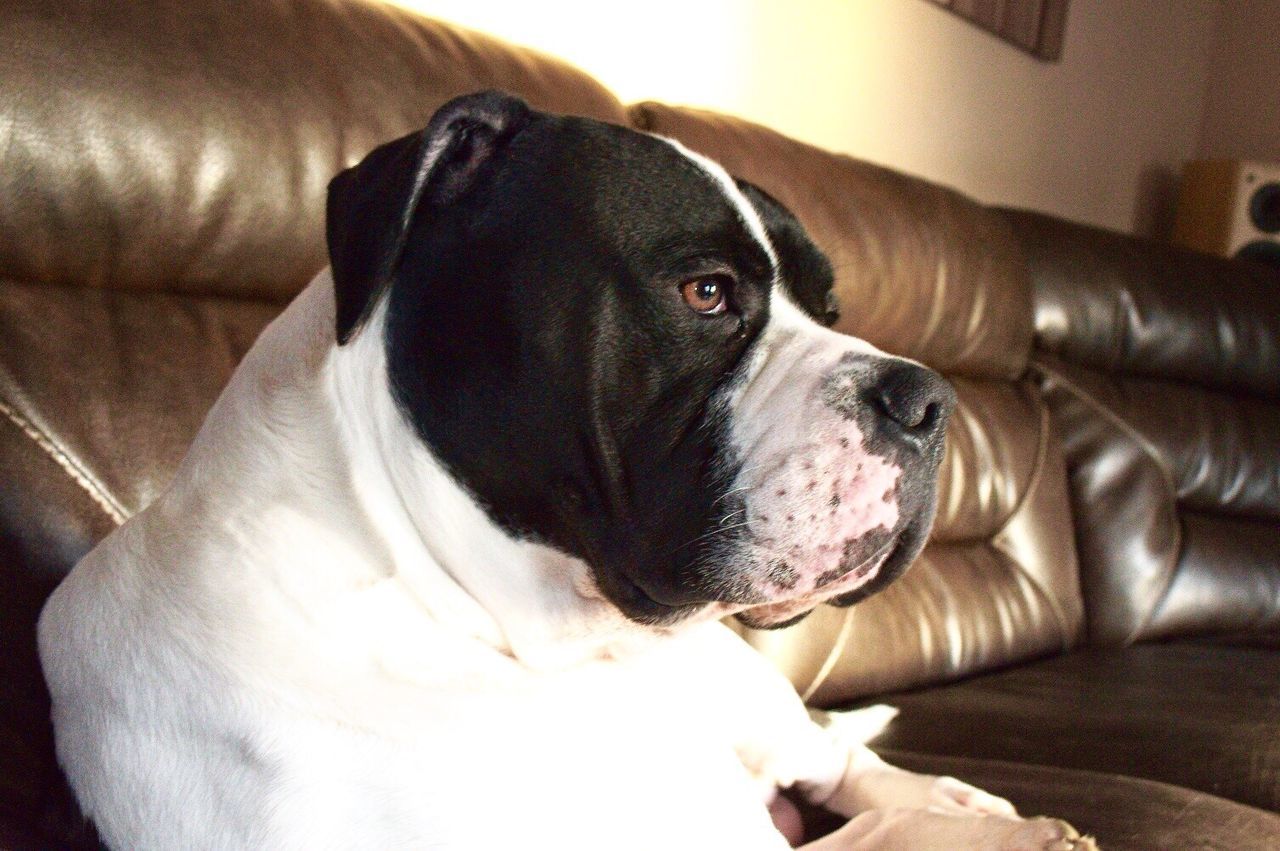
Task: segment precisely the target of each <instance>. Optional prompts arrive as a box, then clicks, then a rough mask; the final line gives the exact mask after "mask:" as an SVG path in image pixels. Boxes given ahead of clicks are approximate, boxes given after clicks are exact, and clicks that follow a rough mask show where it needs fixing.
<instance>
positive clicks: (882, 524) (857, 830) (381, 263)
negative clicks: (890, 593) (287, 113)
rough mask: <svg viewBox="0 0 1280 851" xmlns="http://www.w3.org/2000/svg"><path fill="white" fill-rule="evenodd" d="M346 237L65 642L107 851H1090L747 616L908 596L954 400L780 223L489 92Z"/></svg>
mask: <svg viewBox="0 0 1280 851" xmlns="http://www.w3.org/2000/svg"><path fill="white" fill-rule="evenodd" d="M327 239H328V246H329V255H330V261H331V267H330V268H329V269H327V270H325V271H324V272H322V273H321V274H320V275H319V276H318V277H317V278H316V279H315V280H314V281H313V282H312V284H311V285H310V286H309V287H308V288H307V289H306V290H304V291H303V292H302V294H300V295H299V296H298V298H297V299H295V301H294V302H293V303H292V304H291V305H290V306H289V307H288V308H287V309H286V310H285V312H284V313H283V314H282V315H281V316H280V317H279V318H278V319H277V320H276V321H275V322H273V323H272V324H271V326H269V327H268V329H267V330H266V331H265V332H264V333H263V335H262V337H261V338H260V339H259V341H258V342H257V343H256V344H255V346H254V347H253V349H252V350H251V351H250V352H249V354H248V355H247V356H246V357H245V359H244V361H243V363H242V364H241V365H240V367H239V368H238V369H237V371H236V373H235V375H234V377H233V378H232V380H231V382H230V384H229V385H228V387H227V389H226V390H225V392H224V393H223V395H222V396H221V398H220V399H219V400H218V402H217V403H216V404H215V406H214V408H213V410H212V411H211V412H210V414H209V417H208V419H207V420H206V422H205V425H204V426H203V428H202V429H201V431H200V433H199V435H198V437H197V438H196V441H195V443H194V444H193V446H192V448H191V450H190V452H189V454H188V456H187V458H186V459H185V460H184V462H183V464H182V466H181V468H180V470H179V471H178V473H177V475H176V477H175V479H174V482H173V484H172V485H171V486H170V488H169V489H168V490H167V491H166V492H165V493H164V494H162V495H161V496H160V497H159V498H157V499H156V501H155V502H154V503H153V504H152V505H151V506H149V507H148V508H147V509H146V510H144V511H143V512H141V513H140V514H138V515H137V516H135V517H134V518H132V519H131V520H130V521H129V522H128V523H126V524H125V525H124V526H123V527H121V528H120V529H119V530H118V531H116V532H115V533H114V534H112V535H111V536H110V537H108V538H107V539H106V540H104V541H103V542H102V543H101V544H100V545H99V546H98V547H97V548H96V549H94V550H93V551H92V552H91V553H90V554H89V555H88V556H86V557H85V559H84V560H83V561H82V562H81V563H80V564H79V565H77V567H76V568H75V570H74V571H73V572H72V573H71V575H70V576H69V577H68V578H67V580H66V581H65V582H64V583H63V585H62V586H60V587H59V589H58V590H57V591H56V592H55V593H54V595H53V597H51V598H50V602H49V603H48V605H47V607H46V610H45V612H44V615H43V617H42V619H41V624H40V649H41V658H42V662H43V665H44V669H45V673H46V677H47V679H48V682H49V685H50V690H51V693H52V695H53V701H54V704H53V705H54V710H53V711H54V722H55V729H56V733H57V747H58V754H59V758H60V760H61V762H62V765H63V766H64V768H65V769H66V772H67V775H68V777H69V779H70V781H71V784H72V787H73V788H74V790H75V792H76V795H77V797H78V799H79V801H80V803H81V805H82V807H83V808H84V811H85V813H86V814H87V815H88V816H89V817H90V818H91V819H92V820H93V821H94V823H95V824H96V826H97V827H98V830H99V832H100V834H101V835H102V837H103V838H104V840H105V841H106V842H107V843H108V844H109V845H110V846H112V847H113V848H119V849H126V848H128V849H134V848H139V849H145V848H176V849H187V848H254V849H258V848H389V847H414V848H416V847H423V848H427V847H430V848H481V849H488V848H508V847H515V846H516V845H526V844H529V843H534V844H540V845H543V846H548V847H563V848H591V849H598V848H644V849H653V848H685V847H688V848H716V849H719V848H761V849H777V848H786V847H787V846H788V842H787V838H785V837H784V836H783V834H782V833H781V832H779V830H778V829H777V828H775V826H774V823H773V820H772V819H771V818H770V804H771V803H772V802H773V801H774V800H775V798H776V796H777V794H778V791H779V789H782V788H794V790H795V791H796V792H797V793H799V794H803V795H807V796H808V797H809V798H810V799H812V800H814V801H815V802H817V803H822V804H825V805H827V806H828V807H830V808H832V809H833V810H835V811H837V812H839V813H842V814H844V815H846V816H848V817H850V818H851V821H850V822H849V823H848V824H847V825H846V826H845V827H844V828H842V829H841V830H839V831H837V832H836V833H835V834H832V835H831V836H829V837H826V838H825V839H822V840H819V842H818V844H815V846H814V847H829V848H862V847H879V848H902V847H909V848H917V849H921V848H922V849H928V848H935V847H937V848H948V849H951V848H963V847H968V846H972V847H982V848H1005V847H1008V848H1014V847H1016V848H1067V847H1085V846H1084V845H1083V844H1080V845H1078V846H1075V845H1073V843H1076V842H1077V840H1076V839H1075V834H1074V832H1073V831H1071V829H1070V827H1069V826H1067V825H1065V824H1063V823H1061V822H1057V821H1052V820H1047V819H1032V820H1023V819H1020V818H1018V817H1017V816H1016V815H1015V813H1014V812H1013V808H1012V807H1011V806H1010V805H1009V804H1008V803H1007V802H1006V801H1003V800H1002V799H1000V798H996V797H994V796H991V795H987V794H985V793H982V792H980V791H978V790H976V789H974V788H973V787H970V786H967V785H965V784H963V783H960V782H958V781H955V780H950V779H947V778H933V777H925V776H921V775H915V774H909V773H907V772H903V771H900V770H898V769H895V768H892V767H890V766H888V765H886V764H885V763H883V762H882V761H880V760H879V759H878V758H877V757H876V756H875V755H874V754H872V753H871V751H869V750H867V748H866V747H865V746H864V745H863V744H862V743H861V742H859V741H850V740H849V739H848V737H845V736H842V735H840V734H838V733H834V732H831V731H829V730H827V729H824V728H820V727H819V726H817V725H815V724H814V723H813V722H812V721H810V720H809V718H808V716H807V714H806V712H805V711H804V708H803V707H802V706H801V704H800V701H799V699H798V698H797V697H796V695H795V693H794V692H793V691H792V690H791V688H790V686H789V685H788V684H787V683H786V682H785V681H784V680H783V679H782V678H781V677H780V675H778V674H777V673H776V672H775V671H773V670H772V669H771V668H770V667H769V666H768V665H767V664H766V663H765V662H764V661H763V660H762V659H761V658H759V657H758V656H756V655H755V654H754V652H753V651H752V650H750V649H749V648H748V647H747V645H745V644H744V643H743V642H741V641H740V640H739V639H737V638H736V637H735V636H734V635H733V634H732V633H731V632H730V631H729V630H728V628H727V627H726V626H725V625H724V624H723V623H721V620H722V619H724V618H727V617H729V616H736V617H737V618H739V619H741V620H742V621H744V622H746V623H748V624H750V625H752V626H757V627H777V626H782V625H785V624H788V623H791V622H794V621H795V620H797V619H799V618H801V617H803V616H804V615H805V614H806V613H808V612H809V611H810V610H812V609H813V608H814V607H815V606H817V605H819V604H822V603H828V602H829V603H834V604H837V605H848V604H851V603H853V602H855V601H857V600H859V599H862V598H863V597H865V596H867V595H868V594H871V593H873V592H874V591H875V590H877V589H879V588H881V587H883V586H884V585H885V584H886V583H888V582H890V581H891V580H892V579H893V578H895V577H896V576H898V575H899V574H901V572H902V571H903V570H905V569H906V567H907V566H908V565H909V564H910V562H911V561H912V559H913V558H914V557H915V556H916V554H917V553H918V552H919V551H920V548H921V547H922V546H923V543H924V540H925V538H926V536H927V534H928V531H929V527H930V524H931V522H932V519H933V513H934V499H935V494H934V489H935V478H936V475H937V469H938V464H939V461H940V458H941V455H942V447H943V432H944V429H945V425H946V422H947V418H948V416H949V414H950V411H951V408H952V406H953V404H954V394H953V393H952V391H951V389H950V388H949V386H948V385H947V384H946V383H945V382H944V381H943V380H942V379H941V378H940V377H938V376H937V375H936V374H935V373H933V372H931V371H929V370H928V369H926V368H924V367H922V366H920V365H918V364H915V363H913V362H910V361H906V360H903V359H901V358H896V357H892V356H889V355H886V354H884V353H883V352H880V351H878V350H876V349H875V348H873V347H872V346H870V345H868V344H867V343H865V342H863V341H860V340H858V339H855V338H852V337H849V336H846V335H843V334H839V333H836V332H834V331H832V330H830V329H829V327H827V326H828V325H829V324H830V323H831V322H832V321H833V320H834V318H835V313H834V309H835V305H834V302H833V299H832V295H831V288H832V273H831V269H830V266H829V264H828V263H827V261H826V260H825V258H824V257H823V256H822V254H821V253H820V252H819V251H818V250H817V249H816V248H815V247H814V246H813V244H812V243H811V242H810V241H809V239H808V238H807V237H806V236H805V233H804V231H803V229H802V228H801V226H800V225H799V223H798V222H797V221H796V220H795V218H794V217H793V216H792V215H791V214H790V213H789V212H788V211H786V210H785V209H784V208H783V207H781V206H780V205H779V204H778V203H777V202H776V201H774V200H773V199H771V198H770V197H769V196H768V195H766V194H765V193H764V192H762V191H761V190H759V189H758V188H756V187H753V186H751V185H749V184H746V183H743V182H740V181H735V180H734V179H733V178H731V177H730V176H729V175H727V174H726V173H725V172H724V170H723V169H721V168H720V167H719V166H717V165H715V164H714V163H712V162H710V161H708V160H706V159H704V158H703V157H701V156H699V155H697V154H695V153H693V152H691V151H689V150H687V149H685V148H684V147H682V146H681V145H679V144H678V143H676V142H673V141H671V140H667V139H662V138H658V137H654V136H650V135H646V134H642V133H638V132H635V131H631V130H628V129H624V128H621V127H615V126H611V125H606V124H601V123H598V122H594V121H589V120H586V119H579V118H567V117H562V116H555V115H549V114H545V113H541V112H537V111H535V110H532V109H530V108H529V107H528V106H526V105H525V104H524V103H522V102H521V101H519V100H516V99H514V98H511V97H508V96H505V95H501V94H497V93H485V94H479V95H472V96H468V97H464V98H460V99H458V100H455V101H453V102H451V103H449V104H447V105H445V106H444V107H443V108H442V109H441V110H440V111H439V112H438V113H437V114H436V115H435V117H434V118H432V120H431V123H430V124H429V126H428V127H427V128H426V129H424V130H423V131H421V132H419V133H415V134H413V135H410V136H407V137H405V138H403V139H399V140H397V141H394V142H391V143H389V144H387V145H384V146H383V147H381V148H378V149H376V150H375V151H373V152H372V153H371V154H369V155H368V156H367V157H366V158H365V159H364V160H363V161H362V162H360V163H359V164H358V165H356V166H355V167H353V168H351V169H348V170H347V171H344V172H342V173H341V174H339V175H338V176H337V177H336V178H335V179H334V180H333V182H332V183H331V184H330V187H329V195H328V206H327ZM841 309H843V310H846V311H857V309H858V305H857V304H856V303H851V304H844V305H842V306H841ZM849 652H856V648H853V649H851V650H850V651H849ZM1055 843H1057V844H1055Z"/></svg>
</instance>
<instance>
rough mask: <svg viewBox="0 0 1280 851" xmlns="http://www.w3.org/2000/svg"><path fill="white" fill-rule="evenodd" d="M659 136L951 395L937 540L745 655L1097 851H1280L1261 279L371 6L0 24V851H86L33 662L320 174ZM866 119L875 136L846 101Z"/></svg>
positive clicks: (245, 315)
mask: <svg viewBox="0 0 1280 851" xmlns="http://www.w3.org/2000/svg"><path fill="white" fill-rule="evenodd" d="M483 88H501V89H506V90H509V91H512V92H515V93H517V94H520V95H522V96H523V97H525V98H527V99H528V100H530V101H531V102H532V103H533V104H535V105H536V106H539V107H542V108H546V109H552V110H558V111H564V112H572V113H578V114H584V115H591V116H595V117H598V118H601V119H604V120H607V121H613V122H617V123H621V124H631V125H634V126H636V127H639V128H642V129H646V130H651V131H654V132H658V133H662V134H667V135H671V136H674V137H677V138H679V139H681V140H683V141H684V142H686V143H687V144H689V145H690V146H692V147H694V148H696V149H698V150H700V151H703V152H705V153H707V154H709V155H711V156H713V157H715V158H717V159H719V160H720V161H721V162H723V163H724V164H725V165H726V166H727V167H728V168H729V170H730V171H732V172H734V173H736V174H738V175H741V176H743V177H745V178H748V179H750V180H753V181H755V182H757V183H759V184H760V185H762V186H764V187H765V188H766V189H768V190H769V191H770V192H772V193H773V194H775V195H776V196H777V197H779V198H780V199H781V200H783V201H784V202H785V203H786V204H788V205H789V206H790V207H791V208H792V209H793V210H794V211H795V212H796V213H797V215H799V217H800V218H801V219H802V220H803V221H804V222H805V224H806V225H807V226H808V228H809V229H810V231H811V233H812V234H813V236H814V237H815V239H816V240H817V241H818V242H819V243H820V244H821V245H822V247H823V248H824V249H825V250H826V251H827V252H828V253H829V254H830V256H831V258H832V260H833V262H834V264H835V267H836V269H837V276H838V290H839V297H840V301H841V304H842V318H841V320H840V324H839V325H838V327H839V328H840V329H841V330H844V331H847V332H849V333H853V334H857V335H859V336H863V337H866V338H869V339H870V340H872V341H873V342H875V343H876V344H878V345H880V346H882V347H884V348H886V349H888V350H890V351H893V352H897V353H900V354H904V355H909V356H911V357H915V358H918V359H920V360H923V361H925V362H927V363H929V364H930V365H932V366H934V367H936V368H938V369H940V370H942V371H943V372H944V373H946V374H947V375H948V376H949V377H950V378H951V379H952V381H953V382H954V383H955V385H956V386H957V388H958V390H959V395H960V399H961V405H960V407H959V410H958V413H957V415H956V416H955V418H954V421H953V423H952V425H951V428H950V431H949V433H948V439H949V440H948V453H947V460H946V463H945V465H944V470H943V473H942V476H941V499H940V505H941V508H940V511H939V517H938V522H937V526H936V529H935V531H934V534H933V539H932V542H931V544H930V546H929V547H928V549H927V550H926V551H925V554H924V555H923V557H922V558H921V560H920V562H919V563H918V564H917V565H916V567H915V568H913V570H912V571H911V572H910V573H908V574H907V576H906V577H905V578H904V579H903V580H902V581H900V582H899V583H897V584H895V585H894V586H892V587H890V588H889V589H888V590H887V591H885V592H884V593H882V594H880V595H879V596H877V597H875V598H872V599H871V600H869V601H867V602H866V603H863V604H860V605H858V606H856V607H854V608H852V609H848V610H837V609H823V610H821V611H819V612H817V613H815V614H814V615H813V616H812V617H810V618H809V619H808V620H807V621H805V622H803V623H802V624H800V625H799V626H798V627H795V628H793V629H790V630H786V631H782V632H775V633H752V634H748V635H746V638H747V639H748V640H749V641H751V642H752V643H753V644H755V645H756V646H758V647H759V648H760V649H761V650H762V651H763V652H765V653H766V654H768V655H769V656H770V657H771V658H773V659H775V660H776V661H777V664H778V665H779V666H780V667H781V668H782V669H783V670H785V671H786V672H787V673H788V675H789V676H790V677H791V678H792V680H793V681H794V682H795V683H796V686H797V688H798V689H799V690H800V691H801V693H802V694H804V695H805V696H806V697H807V698H808V699H810V700H811V701H812V702H814V703H815V704H819V705H824V706H833V705H848V704H855V703H860V702H868V701H881V700H887V701H889V702H892V703H894V704H896V705H898V706H899V707H901V708H902V715H901V716H900V718H899V719H898V720H897V721H895V722H894V724H893V725H892V726H891V727H890V729H889V730H888V731H887V732H886V733H885V734H884V735H883V736H882V737H881V738H880V739H879V740H878V741H877V743H876V746H877V747H878V748H879V749H881V750H883V751H884V752H885V753H886V754H889V755H890V756H891V757H892V758H894V759H896V760H897V761H898V762H899V763H902V764H905V765H908V766H910V767H913V768H916V769H919V770H927V771H933V772H947V773H952V774H956V775H959V776H961V777H964V778H966V779H969V780H972V781H974V782H977V783H980V784H982V785H984V786H987V787H989V788H990V789H992V790H993V791H996V792H999V793H1002V794H1005V795H1008V796H1009V797H1011V798H1012V799H1013V800H1014V801H1015V802H1016V803H1017V804H1018V805H1019V807H1020V808H1021V809H1022V810H1024V811H1027V812H1046V813H1051V814H1053V815H1059V816H1063V817H1066V818H1068V819H1070V820H1071V821H1073V822H1074V823H1075V824H1076V825H1078V826H1079V827H1081V828H1082V829H1085V830H1089V831H1091V832H1093V833H1095V834H1096V835H1097V836H1098V838H1099V839H1100V841H1101V843H1102V845H1103V847H1105V848H1108V849H1113V851H1118V849H1162V851H1166V850H1167V849H1189V848H1206V849H1210V848H1212V849H1232V851H1244V849H1275V848H1280V815H1278V814H1277V811H1278V810H1280V652H1277V651H1278V650H1280V275H1277V274H1276V273H1275V272H1270V271H1266V270H1264V269H1262V268H1252V267H1249V266H1245V265H1241V264H1237V263H1231V262H1226V261H1220V260H1214V259H1211V258H1207V257H1202V256H1197V255H1192V254H1187V253H1182V252H1175V251H1171V250H1169V249H1166V248H1161V247H1158V246H1155V245H1151V244H1145V243H1142V242H1139V241H1137V240H1134V239H1131V238H1127V237H1123V236H1118V235H1115V234H1110V233H1104V232H1101V231H1096V230H1092V229H1089V228H1084V227H1080V226H1077V225H1073V224H1069V223H1067V222H1064V221H1060V220H1057V219H1054V218H1050V217H1047V216H1042V215H1037V214H1032V213H1025V212H1012V211H1001V210H994V209H990V208H986V207H983V206H981V205H979V204H976V203H974V202H973V201H971V200H969V199H966V198H964V197H962V196H960V195H958V194H956V193H955V192H952V191H949V190H947V189H944V188H941V187H938V186H935V185H932V184H929V183H926V182H923V181H921V180H917V179H914V178H911V177H908V176H905V175H902V174H897V173H894V172H892V171H888V170H886V169H883V168H879V167H876V166H873V165H870V164H867V163H864V162H859V161H857V160H854V159H850V158H847V157H842V156H837V155H834V154H831V153H828V152H825V151H821V150H818V149H815V148H813V147H810V146H806V145H803V144H800V143H798V142H796V141H793V140H790V139H787V138H785V137H783V136H781V135H779V134H777V133H774V132H772V131H770V130H767V129H765V128H763V127H759V126H755V125H752V124H749V123H747V122H744V121H741V120H738V119H735V118H730V117H727V116H723V115H716V114H711V113H706V112H700V111H694V110H689V109H681V108H677V107H672V106H666V105H661V104H654V103H646V104H639V105H636V106H631V107H626V106H624V105H623V104H621V103H619V102H618V101H617V100H616V99H615V98H614V97H613V96H612V95H611V94H610V93H609V92H608V91H606V90H605V89H604V88H602V87H601V86H600V85H598V84H597V83H596V82H594V81H593V80H591V79H590V78H588V77H587V76H585V75H583V74H582V73H580V72H578V71H576V70H574V69H572V68H569V67H567V66H565V65H564V64H563V63H560V62H557V61H555V60H552V59H549V58H547V57H545V56H541V55H538V54H536V53H534V52H532V51H528V50H524V49H518V48H515V47H512V46H509V45H506V44H503V43H500V42H498V41H496V40H494V39H492V38H488V37H485V36H481V35H478V34H476V33H471V32H465V31H462V30H459V29H457V28H454V27H451V26H446V25H444V24H440V23H437V22H433V21H428V20H424V19H422V18H418V17H414V16H412V15H410V14H407V13H404V12H401V11H396V10H393V9H390V8H385V7H379V6H376V5H370V4H368V3H365V2H360V0H291V2H285V0H270V2H268V0H263V2H255V3H243V4H241V3H237V4H227V3H223V2H220V0H198V2H195V1H194V0H149V2H146V3H119V2H116V0H47V1H46V2H30V0H10V2H8V3H5V4H3V6H0V571H2V572H3V573H2V574H0V575H3V579H4V592H3V597H0V689H2V691H0V847H4V848H56V847H80V846H88V847H92V846H93V844H94V842H95V840H94V837H93V834H92V830H91V829H90V828H88V827H87V826H86V825H84V824H83V823H82V821H81V820H80V819H79V818H78V817H77V815H76V814H75V811H74V807H73V806H72V805H71V803H70V801H69V799H68V797H67V794H66V791H65V789H64V787H63V784H62V782H61V779H60V776H59V773H58V770H57V767H56V765H55V762H54V758H53V752H52V747H51V744H50V729H49V722H48V717H47V715H48V697H47V694H46V693H45V690H44V686H43V683H42V681H41V678H40V674H39V668H38V664H37V661H36V656H35V648H34V623H35V619H36V616H37V614H38V612H39V609H40V606H41V604H42V602H43V600H44V598H45V596H46V595H47V594H48V593H49V591H50V590H51V589H52V588H53V586H54V585H55V584H56V583H57V582H58V580H59V579H60V577H61V576H62V575H63V574H64V573H65V572H66V571H67V570H68V569H69V568H70V566H71V565H72V564H73V563H74V562H75V561H76V559H77V558H78V557H79V556H80V555H81V554H83V553H84V552H85V551H87V550H88V549H89V548H90V547H91V546H92V545H93V543H94V542H95V541H97V540H98V539H99V538H100V537H102V536H103V535H104V534H106V533H107V532H108V531H110V530H111V529H112V528H113V527H114V526H116V525H117V524H119V523H120V522H122V521H123V520H124V518H126V517H127V516H128V515H129V514H130V513H131V512H133V511H136V510H137V509H138V508H140V507H141V506H143V505H145V504H146V503H147V502H148V500H150V499H151V498H152V496H153V495H155V494H156V493H157V491H158V490H159V489H160V488H163V487H164V485H165V482H166V481H167V479H168V477H169V476H170V474H171V473H172V471H173V469H174V467H175V465H176V463H177V461H178V460H179V458H180V457H181V455H182V453H183V451H184V448H185V446H186V444H187V442H188V441H189V440H190V438H191V437H192V436H193V434H194V431H195V429H196V427H197V425H198V424H199V422H200V421H201V419H202V418H203V416H204V413H205V411H206V409H207V408H208V406H209V405H210V404H211V403H212V401H213V399H214V398H215V396H216V395H217V393H218V391H219V389H220V388H221V386H222V384H223V383H224V382H225V381H226V379H227V377H228V376H229V374H230V372H231V370H232V368H233V367H234V366H235V364H236V361H237V359H238V358H239V357H240V356H241V355H242V354H243V353H244V351H245V350H246V348H247V347H248V346H249V345H250V343H251V342H252V340H253V339H254V337H255V335H256V334H257V332H258V331H259V330H260V329H261V328H262V326H263V325H264V324H265V323H266V322H267V321H268V320H269V319H270V318H271V317H272V316H273V315H275V314H276V313H277V312H278V311H279V310H280V308H281V306H282V305H283V304H284V303H285V302H286V301H287V300H288V299H289V298H290V297H291V296H292V295H293V294H294V293H296V292H297V291H298V290H299V289H300V288H301V287H302V286H303V285H304V284H305V283H306V282H307V281H308V280H309V279H310V278H311V277H312V276H313V275H314V274H315V273H316V271H317V270H319V269H320V268H321V267H322V266H323V265H324V263H325V254H324V245H323V239H322V233H323V230H322V213H323V204H322V199H323V192H324V187H325V184H326V182H327V181H328V179H329V177H330V176H331V175H333V174H334V173H335V172H337V171H338V170H339V169H341V168H343V167H344V166H346V165H349V164H351V163H353V162H355V161H356V160H358V159H359V158H360V157H361V155H362V154H363V153H365V152H366V151H367V150H369V149H370V148H371V147H372V146H374V145H375V144H376V143H378V142H380V141H383V140H387V139H390V138H393V137H395V136H398V135H401V134H403V133H405V132H407V131H408V130H410V129H412V128H415V127H418V126H421V125H422V124H424V123H425V121H426V119H427V118H428V116H429V115H430V114H431V113H432V111H433V110H434V109H435V107H437V106H438V105H440V104H441V103H442V102H444V101H445V100H446V99H448V98H449V97H451V96H453V95H456V94H460V93H463V92H468V91H473V90H477V89H483ZM867 120H875V118H874V116H868V117H867Z"/></svg>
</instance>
